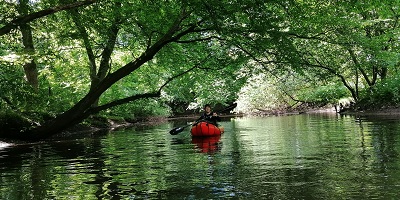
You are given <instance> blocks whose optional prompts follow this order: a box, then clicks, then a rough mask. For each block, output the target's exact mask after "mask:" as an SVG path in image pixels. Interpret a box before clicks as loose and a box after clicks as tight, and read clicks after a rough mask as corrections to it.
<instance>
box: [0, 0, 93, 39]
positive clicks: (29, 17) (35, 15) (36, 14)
mask: <svg viewBox="0 0 400 200" xmlns="http://www.w3.org/2000/svg"><path fill="white" fill-rule="evenodd" d="M95 2H96V0H86V1H81V2H75V3H71V4H66V5H61V6H57V7H54V8H48V9H45V10H41V11H38V12H34V13H31V14H28V15H25V16H20V17H17V18H16V19H14V20H12V21H11V22H10V23H8V24H6V25H5V26H3V27H1V28H0V36H1V35H5V34H8V33H9V32H10V31H11V30H13V29H15V28H17V27H18V26H20V25H22V24H26V23H29V22H31V21H34V20H36V19H38V18H41V17H45V16H47V15H51V14H53V13H56V12H59V11H63V10H70V9H74V8H78V7H81V6H85V5H90V4H93V3H95Z"/></svg>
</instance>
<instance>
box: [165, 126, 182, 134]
mask: <svg viewBox="0 0 400 200" xmlns="http://www.w3.org/2000/svg"><path fill="white" fill-rule="evenodd" d="M183 129H185V127H178V128H174V129H172V130H170V131H169V134H171V135H176V134H178V133H180V132H182V131H183Z"/></svg>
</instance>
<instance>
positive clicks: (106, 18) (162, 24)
mask: <svg viewBox="0 0 400 200" xmlns="http://www.w3.org/2000/svg"><path fill="white" fill-rule="evenodd" d="M81 3H82V4H80V6H76V4H74V6H72V4H67V5H71V6H69V7H68V6H67V7H68V8H65V6H58V5H55V4H54V2H53V1H41V2H37V3H35V4H34V5H32V9H34V8H36V9H41V8H42V7H48V5H50V6H51V5H52V6H53V8H46V9H43V10H39V11H36V12H33V13H32V14H28V15H26V16H20V17H18V18H16V19H15V20H11V22H9V23H7V24H5V25H4V26H3V27H2V29H1V30H2V32H1V33H2V34H4V33H9V32H10V31H11V30H13V29H15V28H16V26H15V24H18V25H19V26H21V25H23V24H26V23H27V22H31V23H30V24H31V26H35V28H36V29H40V30H42V31H43V32H44V33H46V34H47V35H48V36H50V37H48V38H46V39H47V41H45V42H41V43H42V44H41V45H42V46H43V47H51V48H53V49H51V48H50V50H46V51H45V50H44V49H40V50H41V51H40V52H39V53H38V54H39V55H38V56H44V55H41V54H42V53H43V54H45V53H52V54H55V57H54V60H55V61H54V60H50V61H49V60H46V61H45V62H47V63H48V64H56V63H59V61H57V59H59V58H62V57H63V54H65V52H70V53H72V54H71V55H74V56H73V57H69V58H64V62H65V61H67V62H69V63H70V65H72V66H73V65H76V66H78V65H79V66H82V63H81V62H80V61H78V60H81V58H82V55H83V54H82V49H84V51H85V54H86V59H83V60H84V61H88V62H87V63H89V64H88V65H89V66H88V68H89V72H90V73H89V78H90V80H91V81H90V83H91V84H90V88H89V90H88V91H87V93H86V94H84V95H83V96H81V97H79V98H80V100H79V101H77V102H75V103H74V105H73V106H72V107H70V108H69V109H67V110H65V111H63V112H62V113H60V114H59V115H57V116H56V117H55V118H54V119H51V120H47V121H45V122H44V123H42V124H41V125H39V126H35V127H31V128H30V129H28V130H23V131H17V132H15V133H10V134H7V135H3V136H5V137H10V138H18V139H23V140H38V139H42V138H46V137H48V136H51V135H53V134H55V133H57V132H60V131H62V130H64V129H66V128H68V127H70V126H71V125H74V124H76V123H79V122H81V121H82V120H83V119H85V118H87V117H88V116H90V115H92V114H95V113H98V112H100V111H102V110H106V109H109V108H111V107H114V106H117V105H122V104H126V103H128V102H132V101H134V100H137V99H143V98H154V97H160V96H161V93H162V90H163V89H164V88H165V87H166V86H167V84H169V83H171V81H173V80H174V79H175V78H178V77H182V76H183V75H184V74H186V73H191V72H192V70H195V69H196V70H200V69H202V68H203V69H209V70H213V69H212V68H214V69H215V70H217V71H221V70H225V69H227V71H228V72H229V73H230V72H232V71H234V69H235V67H237V65H236V64H238V63H239V64H240V62H241V61H242V59H240V54H238V53H237V52H232V45H231V42H230V41H229V39H230V40H232V39H231V38H229V37H231V36H232V34H231V35H228V36H223V35H224V34H225V33H229V31H228V30H226V29H228V28H231V27H232V28H233V30H234V32H235V34H237V35H241V34H243V31H245V29H246V28H242V26H241V25H240V24H238V23H236V24H235V21H236V20H235V18H236V14H237V13H239V11H241V7H243V6H245V7H249V8H251V7H253V6H254V5H255V4H253V3H252V2H251V1H250V3H248V4H247V5H244V4H240V5H239V4H235V5H231V4H230V3H227V4H217V3H215V2H212V1H209V2H204V1H198V2H197V1H191V2H181V1H172V2H158V1H157V2H155V1H154V2H153V1H145V2H141V1H132V2H130V1H124V2H120V1H101V2H97V3H95V4H93V6H90V7H88V6H86V7H82V6H83V5H87V4H92V3H93V1H86V2H81ZM246 3H247V2H246ZM264 5H265V4H264ZM59 8H65V9H64V10H69V11H68V12H57V13H56V12H55V11H59V10H60V9H59ZM72 8H74V9H72ZM42 11H51V12H52V14H51V15H40V16H39V15H35V14H37V13H43V12H42ZM44 16H46V17H44ZM60 19H61V20H62V21H60ZM35 20H36V21H39V20H40V22H41V23H42V24H46V26H44V27H43V26H41V24H39V23H35V22H36V21H35ZM226 20H228V21H226ZM71 22H73V23H72V24H71ZM33 24H34V25H33ZM56 24H61V26H57V27H56ZM10 27H11V28H10ZM241 29H243V30H241ZM4 30H5V31H4ZM66 31H67V32H66ZM247 31H249V30H247ZM58 36H60V37H61V38H58V40H55V39H54V38H53V37H58ZM227 38H228V39H227ZM43 43H44V44H43ZM54 43H57V44H54ZM59 45H62V46H61V47H62V48H61V49H62V50H61V51H59V48H56V46H58V47H60V46H59ZM37 49H38V48H37ZM66 49H67V50H66ZM69 49H71V50H69ZM174 51H178V52H180V53H179V54H177V55H176V56H175V55H174V56H170V55H169V54H168V52H174ZM97 52H102V53H100V54H99V55H98V54H97ZM60 53H61V54H60ZM163 55H165V56H163ZM195 55H196V56H195ZM120 56H123V57H125V58H124V59H120V60H119V61H121V62H118V63H112V61H114V60H117V58H118V57H120ZM168 57H169V58H168ZM171 57H172V58H180V59H184V60H185V62H182V66H171V65H169V66H168V62H164V60H166V59H170V58H171ZM185 57H191V59H190V60H187V59H185ZM207 57H208V58H209V60H213V61H211V62H210V61H208V62H207V63H210V64H205V65H203V66H199V65H198V63H202V61H203V60H204V59H205V58H207ZM74 59H75V60H77V61H78V62H79V63H74V64H73V61H74ZM220 61H223V62H224V63H222V64H221V63H219V62H220ZM156 63H157V64H156ZM158 63H164V64H165V65H160V64H158ZM233 63H236V64H233ZM59 64H60V65H62V63H59ZM215 64H218V66H217V65H215ZM209 65H214V66H212V67H209ZM149 67H150V68H154V69H155V70H156V71H153V72H151V73H155V74H156V75H153V74H146V75H147V76H154V77H156V78H158V79H152V81H153V83H152V84H151V85H149V86H150V87H147V88H146V89H143V90H137V91H136V92H132V93H131V94H130V95H127V96H125V97H119V98H117V99H113V100H110V101H109V102H102V98H101V97H102V95H104V94H106V92H107V91H108V90H109V89H110V88H111V87H115V86H116V84H117V83H119V82H121V81H124V80H125V79H130V78H129V77H132V75H135V74H136V72H138V73H140V71H142V70H145V69H146V68H149ZM231 67H233V68H231ZM228 68H231V69H228ZM54 69H56V70H60V69H58V68H57V67H56V66H55V67H54ZM54 69H53V70H54ZM61 70H63V69H61ZM192 75H193V74H192ZM133 77H134V76H133ZM145 79H146V78H143V77H141V80H140V81H142V80H145ZM233 80H234V79H233ZM221 84H223V82H221ZM224 84H226V83H224ZM221 95H222V96H224V95H225V96H226V94H224V93H221ZM98 102H101V104H98Z"/></svg>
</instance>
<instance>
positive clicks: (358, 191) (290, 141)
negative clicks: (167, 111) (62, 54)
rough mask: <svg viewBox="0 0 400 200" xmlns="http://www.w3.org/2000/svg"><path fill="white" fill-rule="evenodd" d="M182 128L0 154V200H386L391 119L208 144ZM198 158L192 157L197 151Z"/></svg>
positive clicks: (259, 127)
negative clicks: (170, 131) (172, 130)
mask: <svg viewBox="0 0 400 200" xmlns="http://www.w3.org/2000/svg"><path fill="white" fill-rule="evenodd" d="M179 123H181V124H182V125H185V124H186V122H184V121H183V122H176V124H172V123H169V124H168V123H167V124H163V125H158V126H153V127H145V128H135V129H127V130H118V131H113V132H104V133H96V134H90V135H87V134H86V135H75V136H71V137H68V138H63V139H62V140H61V139H54V140H51V141H47V142H41V143H35V144H14V145H12V146H8V147H5V148H2V149H0V180H1V181H0V199H198V198H201V199H219V198H222V199H223V198H234V199H396V198H397V196H398V191H399V189H400V174H399V173H398V170H399V168H400V157H399V152H400V144H399V142H400V136H399V134H398V133H399V132H400V123H399V121H398V120H397V119H396V118H392V119H391V118H385V119H378V118H369V117H353V116H339V115H328V114H313V115H296V116H281V117H268V118H236V119H231V120H229V121H224V122H221V124H222V125H223V126H224V127H225V133H224V134H223V135H221V136H219V137H216V138H192V137H191V136H190V133H189V130H185V131H184V132H182V133H180V134H178V135H175V136H172V135H169V130H171V129H172V128H174V127H177V126H180V124H179ZM199 152H201V153H199Z"/></svg>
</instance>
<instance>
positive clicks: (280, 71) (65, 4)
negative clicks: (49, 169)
mask: <svg viewBox="0 0 400 200" xmlns="http://www.w3.org/2000/svg"><path fill="white" fill-rule="evenodd" d="M82 2H84V4H79V5H78V4H77V2H74V1H57V0H41V1H33V2H28V1H19V2H14V1H11V2H9V1H5V2H0V7H1V8H4V10H6V11H5V12H4V13H3V14H2V15H1V16H0V26H1V27H0V29H1V32H0V37H1V38H0V44H1V46H0V64H1V69H0V70H1V72H2V73H1V74H0V78H1V81H2V82H1V83H0V89H1V90H2V91H4V92H3V93H2V96H1V97H2V101H1V106H2V107H6V108H7V109H11V110H19V111H21V112H22V113H48V116H52V117H55V119H54V120H52V121H51V122H49V121H48V120H46V119H44V118H42V119H41V117H38V119H37V121H39V122H43V124H44V125H43V126H41V127H38V128H37V129H35V130H38V132H40V131H41V132H45V131H43V130H46V131H47V132H48V133H50V132H51V133H53V132H56V131H58V129H63V128H66V127H68V126H70V125H71V124H76V123H79V122H80V121H82V120H83V119H85V118H86V117H88V116H90V115H93V114H97V113H99V112H101V111H103V112H102V114H103V115H119V116H124V117H126V118H130V117H145V116H149V115H161V116H167V115H170V114H175V113H177V112H176V111H177V110H180V111H181V112H184V111H185V110H186V109H188V108H189V109H198V108H199V107H202V106H203V105H204V104H205V103H211V104H214V105H215V104H221V105H224V104H227V103H228V102H233V101H235V100H238V99H239V100H240V102H242V105H243V109H244V110H247V111H250V110H254V109H274V108H279V109H282V108H288V107H294V106H296V105H298V104H299V103H304V102H306V103H308V104H309V105H325V104H328V103H335V102H336V101H337V100H338V99H340V98H342V97H345V96H351V97H352V98H353V99H354V100H355V101H359V100H366V99H367V97H368V94H370V93H374V95H375V94H376V95H378V94H379V95H380V96H382V95H383V94H384V95H383V96H385V95H386V96H388V97H389V96H391V97H392V98H393V99H395V100H394V102H397V100H396V99H397V96H396V94H397V93H396V92H397V89H395V88H392V89H391V90H390V89H388V88H385V87H383V85H385V84H389V85H392V86H396V88H397V85H395V81H394V79H393V78H395V77H397V76H398V75H397V74H398V67H399V63H400V62H399V61H400V60H399V56H398V47H399V45H398V40H397V38H398V36H399V35H398V34H399V31H398V30H399V23H398V16H399V14H398V13H399V12H400V11H399V7H398V6H396V5H397V4H396V3H397V2H396V1H387V2H384V3H383V2H380V1H377V0H373V1H362V2H353V1H351V2H348V1H330V0H329V1H324V2H321V1H314V0H312V1H284V2H282V1H269V2H264V1H254V0H249V1H247V0H245V1H240V2H236V1H228V2H215V1H197V0H193V1H189V2H187V1H180V0H176V1H133V0H132V1H130V0H128V1H119V0H105V1H96V2H95V3H94V1H89V0H87V1H82ZM82 2H78V3H82ZM24 6H25V7H24ZM49 9H50V10H52V9H53V11H54V12H52V13H50V14H46V15H38V14H40V13H43V12H41V11H48V10H49ZM17 16H18V17H17ZM31 16H35V18H33V19H32V18H29V17H31ZM21 19H25V20H27V21H26V22H28V23H25V22H24V21H22V22H21ZM18 20H19V21H18ZM17 25H18V26H17ZM4 27H12V28H11V29H10V31H8V32H7V31H6V30H5V29H4ZM23 27H25V28H23ZM21 30H23V31H21ZM22 32H23V33H22ZM29 35H32V38H31V40H32V41H31V43H33V47H32V46H31V45H29V44H27V41H26V40H27V37H28V36H29ZM29 63H33V64H35V66H36V68H34V69H33V70H36V71H34V72H37V74H38V76H37V79H38V80H39V88H38V89H36V88H30V86H29V84H27V83H26V82H25V80H24V78H26V77H29V76H28V75H29V73H28V72H27V70H26V66H27V64H29ZM24 70H25V71H24ZM31 70H32V69H31ZM24 75H25V77H24ZM28 81H29V79H28ZM6 83H7V84H6ZM345 90H346V91H345ZM379 95H378V96H379ZM155 98H156V99H155ZM369 100H371V101H375V100H373V99H371V98H370V99H369ZM239 106H240V104H239ZM32 116H34V115H33V114H32ZM46 118H47V117H46ZM54 127H59V128H54ZM39 130H40V131H39Z"/></svg>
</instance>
